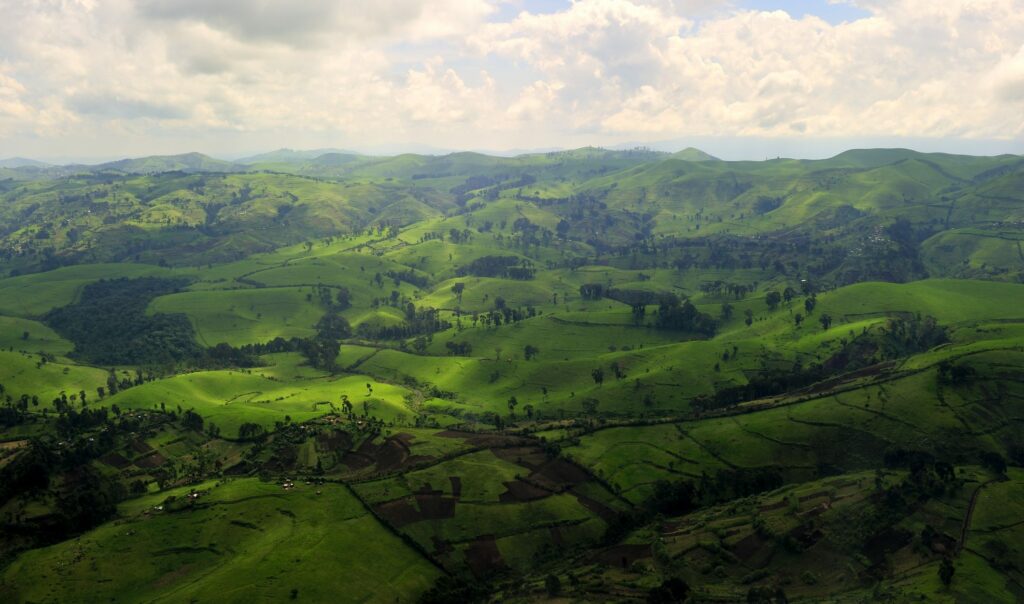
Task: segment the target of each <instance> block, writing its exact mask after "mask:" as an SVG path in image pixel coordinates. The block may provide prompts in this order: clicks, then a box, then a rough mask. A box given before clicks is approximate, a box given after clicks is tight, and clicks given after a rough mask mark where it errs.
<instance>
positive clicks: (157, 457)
mask: <svg viewBox="0 0 1024 604" xmlns="http://www.w3.org/2000/svg"><path fill="white" fill-rule="evenodd" d="M165 463H167V458H166V457H164V456H163V455H161V454H160V453H158V452H157V451H153V452H152V453H150V454H149V455H143V456H142V457H139V458H138V459H136V460H135V465H137V466H139V467H140V468H159V467H160V466H162V465H164V464H165Z"/></svg>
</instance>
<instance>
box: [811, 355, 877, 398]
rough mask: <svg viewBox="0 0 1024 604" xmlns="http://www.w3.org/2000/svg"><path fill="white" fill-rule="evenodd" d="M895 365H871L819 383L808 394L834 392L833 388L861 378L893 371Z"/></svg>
mask: <svg viewBox="0 0 1024 604" xmlns="http://www.w3.org/2000/svg"><path fill="white" fill-rule="evenodd" d="M894 365H895V363H894V362H892V361H885V362H884V363H878V364H876V365H871V366H870V367H865V368H863V369H858V370H857V371H853V372H851V373H847V374H845V375H841V376H839V377H834V378H831V379H828V380H825V381H824V382H818V383H817V384H814V385H813V386H811V387H810V388H807V390H806V392H808V393H809V394H818V393H821V392H825V391H827V390H832V389H833V388H835V387H837V386H840V385H842V384H844V383H846V382H852V381H854V380H859V379H861V378H866V377H874V376H876V375H879V374H880V373H882V372H883V371H886V370H888V369H891V368H892V367H893V366H894Z"/></svg>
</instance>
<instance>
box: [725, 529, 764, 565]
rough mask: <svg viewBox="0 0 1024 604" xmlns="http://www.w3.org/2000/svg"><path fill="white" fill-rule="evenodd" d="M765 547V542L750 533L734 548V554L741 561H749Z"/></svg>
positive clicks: (755, 534)
mask: <svg viewBox="0 0 1024 604" xmlns="http://www.w3.org/2000/svg"><path fill="white" fill-rule="evenodd" d="M765 545H766V542H765V540H764V539H762V538H761V537H760V536H759V535H758V534H757V533H750V534H749V535H747V536H746V537H744V538H742V539H740V540H739V541H737V542H736V545H734V546H732V553H734V554H736V557H737V558H739V559H740V560H743V561H747V560H750V559H751V558H753V557H754V556H756V555H757V553H758V552H760V551H761V549H762V548H763V547H764V546H765Z"/></svg>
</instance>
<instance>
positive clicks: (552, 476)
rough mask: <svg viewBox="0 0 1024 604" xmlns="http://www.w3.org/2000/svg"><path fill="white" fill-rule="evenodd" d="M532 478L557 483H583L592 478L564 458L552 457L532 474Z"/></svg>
mask: <svg viewBox="0 0 1024 604" xmlns="http://www.w3.org/2000/svg"><path fill="white" fill-rule="evenodd" d="M530 478H533V479H535V480H537V481H538V482H551V483H553V484H555V485H564V484H583V483H584V482H587V481H588V480H589V479H590V477H589V476H587V473H586V472H584V471H583V470H582V469H580V468H579V467H578V466H576V465H575V464H573V463H571V462H568V461H566V460H564V459H552V460H551V461H549V462H547V463H546V464H544V465H543V466H541V467H540V468H539V469H538V470H536V471H535V472H534V473H533V474H531V475H530Z"/></svg>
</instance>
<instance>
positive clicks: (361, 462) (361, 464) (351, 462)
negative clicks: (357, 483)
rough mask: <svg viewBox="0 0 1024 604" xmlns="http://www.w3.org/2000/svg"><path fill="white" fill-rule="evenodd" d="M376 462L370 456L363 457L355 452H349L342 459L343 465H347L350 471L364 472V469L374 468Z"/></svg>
mask: <svg viewBox="0 0 1024 604" xmlns="http://www.w3.org/2000/svg"><path fill="white" fill-rule="evenodd" d="M374 462H375V460H374V459H373V458H372V457H370V456H368V455H363V454H362V453H357V452H355V451H349V452H348V453H345V455H343V456H342V457H341V463H343V464H345V465H346V466H348V467H349V469H352V470H362V469H363V468H368V467H370V466H372V465H373V464H374Z"/></svg>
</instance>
